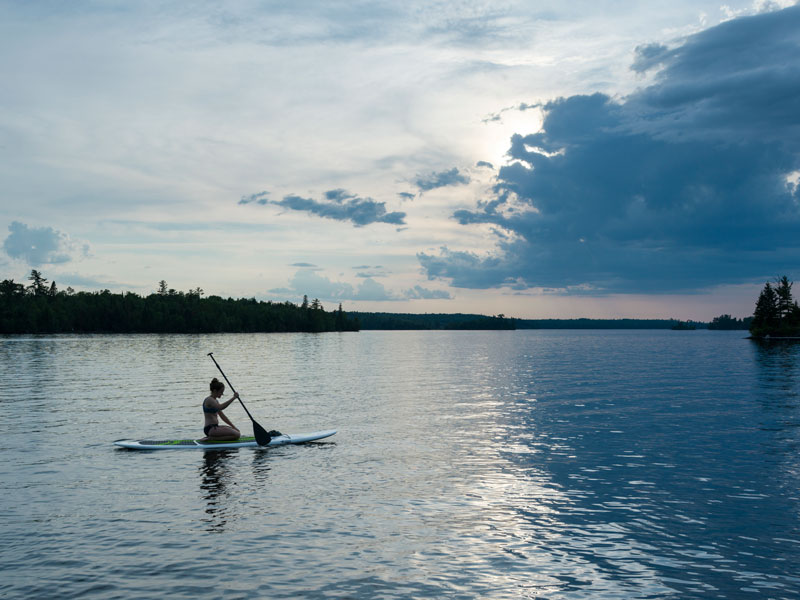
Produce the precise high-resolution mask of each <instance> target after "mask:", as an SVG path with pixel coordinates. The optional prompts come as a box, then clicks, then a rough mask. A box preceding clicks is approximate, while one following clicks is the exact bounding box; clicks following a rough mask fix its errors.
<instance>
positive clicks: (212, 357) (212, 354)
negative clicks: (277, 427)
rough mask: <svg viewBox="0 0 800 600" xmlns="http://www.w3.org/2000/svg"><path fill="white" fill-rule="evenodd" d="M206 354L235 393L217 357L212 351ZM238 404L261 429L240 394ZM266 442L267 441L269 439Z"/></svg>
mask: <svg viewBox="0 0 800 600" xmlns="http://www.w3.org/2000/svg"><path fill="white" fill-rule="evenodd" d="M208 355H209V356H210V357H211V360H213V361H214V364H215V365H217V369H219V372H220V373H222V377H223V379H225V382H226V383H227V384H228V387H230V388H231V391H232V392H233V393H234V394H235V393H236V390H235V389H233V385H232V384H231V382H230V381H228V377H227V376H226V375H225V371H223V370H222V367H220V366H219V363H218V362H217V359H216V358H214V353H213V352H209V353H208ZM239 404H241V405H242V408H243V409H244V412H246V413H247V416H248V417H250V420H251V421H252V422H253V425H254V426H256V427H258V428H259V429H261V430H263V429H264V428H263V427H261V425H259V424H258V423H256V420H255V419H254V418H253V415H251V414H250V411H249V410H247V407H246V406H245V405H244V402H242V398H241V396H240V397H239ZM267 440H269V437H267ZM267 443H269V441H268V442H267Z"/></svg>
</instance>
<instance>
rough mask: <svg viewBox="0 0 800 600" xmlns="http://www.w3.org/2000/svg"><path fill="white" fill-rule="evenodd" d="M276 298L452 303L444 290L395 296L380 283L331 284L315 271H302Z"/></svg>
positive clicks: (414, 290) (367, 280)
mask: <svg viewBox="0 0 800 600" xmlns="http://www.w3.org/2000/svg"><path fill="white" fill-rule="evenodd" d="M269 291H270V293H272V294H281V295H295V296H297V297H300V296H302V295H304V294H305V295H307V296H308V297H309V298H319V299H320V300H326V301H333V302H341V301H344V300H353V301H362V302H388V301H398V300H421V299H450V298H451V296H450V294H449V293H448V292H446V291H443V290H430V289H426V288H423V287H421V286H418V285H417V286H414V287H413V288H410V289H408V290H405V291H402V292H393V291H391V290H387V289H386V287H385V286H384V285H383V284H382V283H380V282H379V281H376V280H375V279H373V278H372V277H367V278H365V279H364V280H363V281H361V282H360V283H359V284H358V286H353V285H351V284H349V283H346V282H340V281H331V280H330V279H329V278H328V277H325V276H324V275H320V274H318V273H316V272H314V271H307V270H301V271H298V272H297V273H295V274H294V276H293V277H292V279H291V281H290V282H289V287H288V288H275V289H272V290H269Z"/></svg>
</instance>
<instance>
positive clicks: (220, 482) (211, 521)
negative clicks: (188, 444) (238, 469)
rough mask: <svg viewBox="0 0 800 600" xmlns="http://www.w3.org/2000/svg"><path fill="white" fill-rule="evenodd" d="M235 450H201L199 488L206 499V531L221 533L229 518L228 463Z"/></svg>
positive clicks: (204, 519) (204, 520)
mask: <svg viewBox="0 0 800 600" xmlns="http://www.w3.org/2000/svg"><path fill="white" fill-rule="evenodd" d="M235 454H236V451H235V450H212V451H206V452H203V464H202V466H201V467H200V474H201V478H200V490H201V493H202V495H203V499H204V500H205V501H206V509H205V513H206V517H204V518H203V522H204V523H205V524H206V531H208V532H209V533H215V532H216V533H222V532H223V531H224V530H225V525H226V524H227V522H228V519H229V518H230V515H229V511H230V506H231V501H230V500H231V499H230V491H229V490H228V486H229V485H231V482H229V481H228V477H229V472H228V463H229V462H230V460H231V456H232V455H235Z"/></svg>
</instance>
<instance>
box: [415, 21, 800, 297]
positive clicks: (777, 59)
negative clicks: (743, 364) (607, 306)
mask: <svg viewBox="0 0 800 600" xmlns="http://www.w3.org/2000/svg"><path fill="white" fill-rule="evenodd" d="M657 65H661V67H662V68H661V70H660V71H659V72H658V73H657V75H656V76H655V79H654V81H653V83H652V84H651V85H649V86H647V87H645V88H643V89H641V90H639V91H637V92H635V93H633V94H631V95H630V96H628V97H626V98H622V99H619V100H615V99H613V98H611V97H610V96H608V95H605V94H600V93H597V94H593V95H585V96H583V95H582V96H571V97H568V98H559V99H556V100H552V101H551V102H548V103H547V104H545V105H544V106H543V107H542V108H543V111H544V122H543V126H542V130H541V131H540V132H538V133H535V134H533V135H526V136H522V135H514V136H513V137H512V142H511V148H510V150H509V155H510V157H511V159H512V162H511V164H509V165H507V166H504V167H502V168H501V169H500V170H499V172H498V175H497V183H496V186H495V188H494V195H493V197H492V198H491V200H489V201H485V202H482V203H480V204H479V205H478V206H477V207H476V208H475V209H474V210H461V211H458V212H457V213H455V215H454V217H455V218H456V219H457V220H458V222H460V223H461V224H462V225H465V226H469V225H473V224H487V223H488V224H492V225H494V226H495V227H497V228H498V230H499V231H502V232H503V235H502V236H500V235H498V241H497V250H496V252H494V253H493V254H490V255H485V256H479V255H477V254H474V253H470V252H460V251H454V250H450V249H447V248H444V249H442V250H441V251H440V252H439V254H438V255H429V254H425V253H420V254H419V255H418V259H419V261H420V263H421V264H422V266H423V268H424V269H425V271H426V272H427V274H428V277H429V278H430V279H436V278H445V279H449V280H451V281H452V283H453V285H455V286H459V287H469V288H489V287H500V286H510V287H515V288H517V289H523V288H530V287H552V288H564V289H566V288H569V287H573V288H574V289H582V290H587V289H588V290H593V291H594V292H595V293H598V294H600V293H610V292H622V293H642V292H652V293H657V292H681V291H682V292H691V291H697V290H702V289H707V288H709V287H712V286H715V285H721V284H735V283H744V282H749V281H754V280H764V279H765V278H771V277H773V276H775V274H776V273H784V272H786V273H792V272H797V268H798V267H797V265H798V264H800V193H799V190H798V186H797V185H793V183H792V182H793V181H795V180H796V174H797V173H798V171H800V6H794V7H791V8H787V9H784V10H781V11H779V12H771V13H766V14H759V15H755V16H749V17H742V18H738V19H734V20H731V21H727V22H724V23H722V24H720V25H718V26H716V27H713V28H710V29H707V30H705V31H702V32H700V33H698V34H695V35H693V36H691V37H688V38H686V39H685V40H683V41H682V43H681V44H680V45H679V46H677V47H675V48H673V49H667V48H666V47H665V46H662V45H650V46H646V47H639V49H637V57H636V60H635V62H634V66H633V68H634V69H636V70H640V71H645V70H648V69H650V68H653V67H655V66H657Z"/></svg>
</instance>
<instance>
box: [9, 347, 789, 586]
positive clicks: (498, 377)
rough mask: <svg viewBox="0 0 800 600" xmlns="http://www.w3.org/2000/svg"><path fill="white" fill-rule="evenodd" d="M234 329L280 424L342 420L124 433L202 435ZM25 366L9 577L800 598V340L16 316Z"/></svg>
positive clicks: (258, 396)
mask: <svg viewBox="0 0 800 600" xmlns="http://www.w3.org/2000/svg"><path fill="white" fill-rule="evenodd" d="M211 351H213V352H214V355H215V357H216V358H217V359H218V360H219V362H220V364H221V365H222V367H223V368H224V369H225V372H226V374H227V375H228V377H229V378H230V380H231V382H232V383H233V384H234V386H236V389H237V390H238V391H239V392H240V393H241V395H242V397H243V398H244V400H245V402H246V403H247V406H248V408H249V409H250V411H251V413H252V414H253V416H254V417H255V418H256V420H257V421H258V422H259V423H260V424H261V425H262V426H264V427H266V428H267V429H272V428H275V429H280V430H281V431H285V432H290V433H291V432H298V433H299V432H305V431H314V430H319V429H328V428H336V429H338V430H339V433H338V434H337V435H336V436H334V437H333V438H330V440H329V441H328V440H326V441H325V442H321V443H316V444H309V445H304V446H288V447H281V448H270V449H239V450H229V451H215V452H202V451H195V450H191V451H177V450H176V451H167V452H151V453H142V452H133V451H126V450H122V449H116V448H115V447H114V446H113V445H112V444H111V442H112V441H113V440H115V439H118V438H124V437H138V438H144V437H153V436H157V437H159V438H170V437H189V436H193V435H196V436H198V437H199V436H200V434H201V433H202V432H201V428H202V412H201V410H200V402H201V401H202V399H203V398H204V397H205V395H206V393H207V384H208V381H209V380H210V379H211V377H214V376H217V375H218V374H217V372H216V370H215V368H214V365H213V363H211V361H210V360H209V359H208V358H207V357H206V354H207V353H208V352H211ZM0 361H2V363H1V364H2V374H3V375H2V381H3V384H2V385H3V387H2V394H1V395H0V408H2V410H3V413H4V414H3V435H2V437H0V451H1V452H2V461H0V524H2V527H0V564H2V570H3V574H2V577H0V597H3V598H102V599H107V598H126V599H127V598H167V597H169V598H193V599H195V598H221V597H225V598H226V600H231V599H236V598H243V599H244V598H248V599H249V598H369V599H374V598H387V599H388V598H465V599H466V598H490V599H494V598H497V599H500V598H548V599H560V598H565V599H566V598H569V599H574V598H592V599H594V598H615V599H617V598H618V599H633V598H681V599H682V598H759V599H763V598H776V599H778V598H798V597H800V570H798V567H797V565H798V564H800V491H799V489H798V484H800V345H788V344H787V345H775V346H760V345H757V344H756V343H754V342H752V341H749V340H745V339H743V334H742V332H708V331H690V332H673V331H601V332H600V331H577V332H568V331H516V332H442V331H431V332H361V333H350V334H322V335H314V334H280V335H213V336H184V335H165V336H158V335H138V336H51V337H47V336H42V337H30V336H9V337H0ZM227 412H228V413H229V415H230V416H231V417H232V419H233V421H234V423H235V424H237V425H240V426H241V427H242V428H243V429H245V430H248V429H249V428H248V427H247V425H248V423H249V420H248V419H247V417H246V415H245V414H244V413H243V411H242V410H241V409H240V408H238V407H237V406H232V407H231V408H230V409H229V410H228V411H227Z"/></svg>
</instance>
